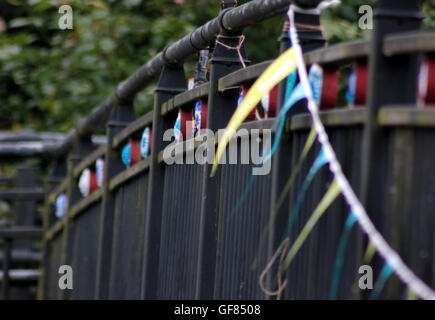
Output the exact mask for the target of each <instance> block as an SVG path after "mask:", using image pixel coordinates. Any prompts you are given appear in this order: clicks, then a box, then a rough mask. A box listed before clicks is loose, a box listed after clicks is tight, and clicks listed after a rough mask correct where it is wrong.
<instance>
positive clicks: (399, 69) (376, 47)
mask: <svg viewBox="0 0 435 320" xmlns="http://www.w3.org/2000/svg"><path fill="white" fill-rule="evenodd" d="M422 19H423V16H422V14H421V12H420V9H419V1H417V0H415V1H409V0H380V1H379V2H378V5H377V9H376V11H375V24H374V31H373V35H372V46H371V55H370V62H369V80H368V81H369V83H368V93H367V94H368V99H367V120H366V123H365V128H364V136H363V146H362V157H363V159H362V172H361V174H362V176H361V177H362V182H361V193H360V199H361V201H362V203H363V204H364V206H365V208H366V211H367V212H368V214H369V215H370V217H371V219H372V220H373V222H374V223H375V225H376V226H378V227H380V231H381V233H382V232H383V230H382V228H386V230H387V228H389V227H390V228H391V226H382V224H383V218H382V215H383V213H382V211H383V210H382V206H383V204H384V202H383V200H384V201H385V199H386V198H384V199H383V198H382V197H383V191H382V189H383V186H384V185H385V184H384V183H383V181H380V180H379V179H380V177H385V172H386V170H387V169H388V168H386V167H385V166H384V165H382V163H384V162H383V160H382V159H383V158H384V157H385V156H386V154H385V153H386V149H385V147H386V146H387V144H388V140H387V137H386V136H385V135H384V134H382V131H381V128H380V127H379V126H378V124H377V116H378V111H379V109H380V108H381V107H385V106H388V105H392V104H394V103H396V104H401V105H403V104H408V105H409V104H410V105H416V85H414V84H415V83H416V79H417V74H418V57H417V56H415V55H408V56H396V57H386V56H384V54H383V41H384V38H385V36H386V35H389V34H392V33H399V32H406V31H410V30H418V29H419V28H420V26H421V21H422ZM382 263H383V261H381V260H380V259H375V261H374V263H373V265H375V266H376V268H374V271H375V276H376V275H377V274H378V273H379V271H380V269H381V268H382ZM396 294H398V292H396ZM396 297H397V296H396Z"/></svg>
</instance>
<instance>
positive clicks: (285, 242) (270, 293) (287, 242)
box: [258, 237, 290, 300]
mask: <svg viewBox="0 0 435 320" xmlns="http://www.w3.org/2000/svg"><path fill="white" fill-rule="evenodd" d="M289 245H290V238H289V237H287V238H285V239H284V240H283V241H282V242H281V244H280V245H279V247H278V249H276V251H275V253H274V254H273V257H272V259H270V261H269V262H268V264H267V266H266V267H265V268H264V270H263V271H262V272H261V274H260V278H259V279H258V284H259V285H260V288H261V290H263V292H264V293H265V294H266V295H268V296H277V297H278V300H279V299H280V297H281V294H282V292H283V291H284V289H285V287H286V286H287V280H284V283H283V282H282V278H281V274H280V273H278V278H277V281H278V289H277V290H276V291H270V290H268V289H266V287H265V286H264V277H265V276H266V274H267V273H268V272H269V270H270V269H271V268H272V266H273V264H274V263H275V261H276V259H277V258H278V256H279V254H280V253H281V258H280V259H279V266H281V264H282V263H283V261H284V257H285V256H286V253H287V249H288V247H289Z"/></svg>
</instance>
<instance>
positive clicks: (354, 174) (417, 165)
mask: <svg viewBox="0 0 435 320" xmlns="http://www.w3.org/2000/svg"><path fill="white" fill-rule="evenodd" d="M224 2H225V1H224ZM227 2H228V1H227ZM229 2H231V1H229ZM417 2H418V1H408V0H404V1H399V0H395V1H388V0H380V1H379V4H378V8H377V10H378V11H377V12H378V13H377V15H376V17H375V20H376V23H375V30H374V31H373V34H372V39H371V40H370V41H358V42H352V43H344V44H339V45H335V46H331V47H328V48H323V46H324V39H323V38H322V34H321V32H320V31H315V32H312V31H311V32H307V30H306V29H304V30H300V32H299V36H300V38H301V41H302V44H303V49H304V51H305V60H306V62H307V64H308V65H312V64H319V65H321V66H322V67H323V68H325V69H333V70H339V71H340V72H341V70H345V69H346V68H343V67H348V66H353V65H355V64H362V65H364V64H367V65H368V74H369V79H368V81H367V95H366V97H367V98H366V101H365V104H364V105H358V106H356V107H349V106H337V107H335V108H334V109H331V110H326V111H322V112H321V117H322V120H323V122H324V124H325V126H326V128H327V131H328V134H329V137H330V140H331V143H332V145H333V147H334V149H335V151H336V153H337V156H338V159H339V160H340V162H341V164H342V166H343V170H344V173H345V174H346V176H347V177H348V179H349V180H350V182H351V184H352V186H353V187H354V189H355V190H356V192H357V194H359V195H360V197H361V199H362V200H363V202H364V204H365V206H366V209H367V212H368V213H369V214H370V216H371V218H372V219H373V221H374V222H375V224H376V226H377V228H378V229H379V230H380V231H381V232H382V234H383V235H384V237H385V238H386V239H387V240H388V242H389V243H390V244H391V245H392V246H393V248H395V249H396V250H397V251H398V252H399V254H400V255H401V256H402V257H403V259H404V261H405V262H406V263H407V264H408V265H409V266H410V267H411V268H412V269H413V270H414V271H415V273H416V274H417V275H418V276H419V277H421V278H422V279H423V280H424V281H425V282H426V283H428V284H429V285H430V286H431V287H432V288H435V261H434V259H435V247H434V243H435V241H434V240H435V238H434V237H435V236H434V235H435V233H434V232H433V230H434V227H435V220H434V215H433V210H432V208H433V204H434V200H433V199H434V194H435V153H434V152H432V149H433V147H434V141H435V112H434V110H433V109H431V108H430V106H426V107H424V108H417V105H416V96H417V93H416V88H417V81H418V80H417V79H418V67H419V64H420V61H421V59H422V58H424V57H426V56H428V55H431V54H433V53H435V34H434V33H422V32H420V31H419V28H420V24H421V18H422V16H421V13H420V11H419V8H418V4H417ZM262 3H263V4H262ZM289 3H290V1H264V2H262V1H252V3H251V4H250V6H247V5H246V7H245V8H248V9H252V10H254V11H255V10H259V8H263V11H262V12H261V14H260V13H258V12H257V16H256V19H252V20H250V22H249V23H246V22H243V21H241V20H240V19H238V17H237V15H236V14H233V13H234V12H236V11H233V10H236V9H226V10H224V11H223V14H221V16H220V18H221V19H217V20H216V19H215V20H213V21H212V22H211V23H209V24H207V25H206V27H205V28H204V27H203V29H201V31H199V33H200V34H201V35H202V40H201V41H202V42H199V43H198V44H197V43H196V42H195V41H197V40H195V39H197V38H195V37H197V36H198V32H197V31H195V32H194V33H193V34H192V35H191V36H190V38H189V36H188V37H186V38H185V39H188V40H189V39H190V40H189V42H190V45H191V46H192V47H193V48H196V49H200V48H204V47H205V46H206V45H205V43H207V45H208V44H209V43H213V41H214V37H211V38H210V34H213V33H214V35H216V34H217V33H218V32H219V30H220V34H221V35H225V36H229V35H230V36H233V37H234V36H239V35H240V34H241V30H242V27H245V26H247V25H248V24H253V23H254V22H259V21H260V20H262V19H265V18H266V17H269V16H272V15H276V14H278V13H280V14H282V13H283V12H285V11H286V9H287V8H288V4H289ZM262 5H263V6H264V7H261V6H262ZM268 6H270V7H268ZM271 8H272V9H271ZM239 9H240V8H239ZM228 12H229V14H228ZM241 12H242V10H239V11H237V14H241ZM251 13H252V12H251ZM251 13H250V11H249V10H246V11H243V14H245V15H247V14H251ZM230 16H231V18H232V19H234V20H231V23H229V22H228V21H230V20H229V17H230ZM222 17H224V18H222ZM253 17H254V16H253ZM226 18H227V20H225V19H226ZM245 18H246V17H245ZM296 19H297V21H299V22H300V23H304V24H309V25H312V26H314V27H318V26H319V18H318V16H317V15H307V14H298V15H297V17H296ZM216 21H220V24H216V23H217V22H216ZM222 21H223V22H222ZM225 23H227V24H225ZM229 25H231V26H233V27H228V26H229ZM216 26H217V27H218V28H219V27H220V29H217V30H215V29H216ZM286 27H287V26H284V31H283V34H282V36H281V38H280V42H279V43H277V48H278V47H279V48H280V51H281V52H283V51H284V50H285V49H286V48H288V46H289V39H288V36H287V30H286ZM204 30H206V31H204ZM210 30H214V31H210ZM207 31H209V32H210V33H207ZM407 31H410V32H411V33H406V32H407ZM277 36H278V35H277ZM204 37H205V38H204ZM185 39H183V40H182V41H181V42H183V41H184V42H183V43H182V44H186V43H187V42H186V41H188V40H185ZM220 41H221V42H225V43H226V44H227V45H229V46H235V45H237V43H238V41H239V40H238V39H233V38H221V39H220ZM182 44H180V43H177V44H176V45H172V46H170V47H169V49H168V50H166V51H165V52H163V54H162V55H159V59H160V60H158V61H157V60H153V61H152V62H150V63H148V64H147V65H145V67H144V69H143V70H142V69H141V70H139V71H138V72H137V73H136V74H135V76H133V77H132V78H130V79H129V80H128V81H127V82H126V83H124V84H123V85H121V86H120V87H119V88H118V90H117V94H115V95H114V96H113V97H111V98H110V99H109V100H108V102H105V103H103V105H102V106H100V107H99V108H98V109H96V110H97V111H95V112H94V113H93V114H92V115H91V116H90V117H89V118H88V120H87V122H84V123H85V124H80V125H79V126H78V127H77V129H76V130H75V131H73V132H72V134H70V135H69V136H68V137H67V139H66V140H65V141H67V142H66V143H64V144H63V145H62V148H60V149H57V150H56V152H52V154H55V158H54V160H53V166H52V173H51V176H50V178H49V179H48V180H47V183H46V188H47V189H46V190H47V191H48V194H47V197H46V205H45V213H44V230H45V231H44V236H43V258H42V266H41V277H40V281H39V291H38V298H40V299H268V298H269V297H268V296H266V295H265V294H264V293H263V292H262V290H261V289H260V287H259V284H258V280H259V276H260V273H261V271H262V270H263V269H264V267H265V265H266V263H267V261H268V260H269V259H270V257H271V256H272V254H273V252H274V251H275V250H276V248H277V246H278V245H279V243H280V242H281V240H282V234H283V232H284V227H285V225H286V224H287V220H288V218H289V214H290V211H291V208H292V207H293V205H294V204H295V201H296V197H297V196H298V194H299V192H300V190H301V187H302V184H303V181H304V178H305V176H306V174H307V173H308V170H309V169H310V167H311V164H312V163H313V161H314V159H315V156H316V155H317V153H318V151H319V146H318V145H315V147H314V148H313V150H311V151H310V153H309V155H308V158H307V160H306V161H305V162H304V164H303V166H302V168H301V171H300V173H299V175H298V177H297V179H296V182H295V186H294V188H293V190H292V192H291V193H290V194H289V195H288V196H287V197H286V200H285V201H284V204H283V205H282V206H281V208H280V210H279V211H278V215H277V217H276V220H275V223H274V225H273V228H272V231H271V232H269V233H268V234H267V236H266V241H265V245H264V242H262V241H261V236H262V234H263V233H262V232H263V230H264V227H265V226H266V225H267V224H268V222H269V219H270V215H271V212H272V211H273V208H274V206H275V204H276V203H277V200H278V197H279V195H280V194H281V191H282V190H283V189H284V186H285V183H286V182H287V179H288V177H289V176H290V174H291V172H292V171H293V170H294V169H295V167H296V164H297V161H298V159H299V155H300V154H301V151H302V148H303V146H304V143H305V141H306V139H307V136H308V132H309V130H310V128H311V118H310V116H309V114H308V113H307V111H306V108H305V105H304V103H299V104H298V105H297V106H296V107H295V108H293V109H292V111H291V112H290V113H289V114H288V116H287V121H286V128H285V133H284V136H283V137H282V139H281V142H280V145H279V148H278V150H277V152H276V154H275V155H274V158H273V163H272V173H271V174H269V175H266V176H261V177H257V178H256V179H255V180H254V182H253V184H252V189H251V191H250V192H249V193H248V194H247V197H246V200H245V201H244V202H243V204H242V205H241V206H240V208H239V209H238V210H237V212H235V213H233V210H234V208H235V206H236V205H237V204H238V203H239V199H240V198H241V197H242V196H243V195H244V193H245V190H246V187H247V185H248V183H249V181H250V178H251V169H252V167H253V164H247V165H242V164H240V165H221V166H219V169H218V171H217V174H216V176H215V177H214V178H210V176H209V175H210V171H211V166H210V165H208V164H206V165H199V164H191V165H188V164H184V165H176V164H175V165H166V164H165V162H164V161H163V150H164V149H165V147H166V146H167V144H168V142H164V141H163V133H164V132H165V130H167V129H169V128H172V127H173V125H174V122H175V119H176V116H177V113H178V110H179V109H180V108H183V109H185V110H192V108H193V107H194V105H195V102H196V101H197V100H199V99H203V100H205V101H208V114H207V127H208V128H210V129H212V130H213V131H216V130H218V129H221V128H224V127H225V126H226V124H227V123H228V121H229V119H230V117H231V115H232V113H233V112H234V110H235V108H236V105H237V99H238V94H239V88H240V86H242V85H248V86H249V85H251V84H252V83H253V82H254V81H255V80H256V79H257V78H258V77H259V75H260V74H261V73H262V72H263V71H264V70H265V68H266V67H267V66H268V65H269V64H270V62H268V61H266V62H263V63H261V64H258V65H252V66H248V67H247V68H242V65H241V61H240V58H239V56H238V54H237V52H236V50H230V49H227V48H225V47H223V46H220V45H216V46H214V48H213V49H214V50H213V55H212V59H211V67H210V72H209V81H208V82H207V83H205V84H202V85H201V86H199V87H196V88H194V89H191V90H187V89H186V88H187V83H186V77H185V74H184V70H183V65H182V64H181V63H180V62H179V61H182V60H183V59H180V60H178V61H177V62H178V63H174V62H175V60H177V59H175V58H174V56H177V54H176V49H177V46H178V49H179V50H182V48H183V46H182ZM184 49H185V48H184ZM168 52H171V54H172V55H171V58H168V56H165V53H166V54H167V53H168ZM194 52H195V50H194V49H192V48H190V49H188V50H187V49H185V51H184V52H183V53H180V56H182V57H185V56H187V55H189V54H192V53H194ZM241 53H242V55H243V58H246V57H245V53H244V49H243V48H242V50H241ZM248 58H249V57H248ZM156 61H157V62H156ZM161 61H163V63H162V66H161V67H162V69H161V72H160V78H159V81H158V82H157V86H156V93H155V101H154V110H153V111H152V112H151V113H149V114H146V115H144V116H142V117H140V118H137V119H136V118H135V116H134V112H133V104H132V101H133V99H134V94H130V95H127V94H126V93H132V92H134V93H136V92H137V91H139V90H140V89H141V88H143V86H144V84H143V83H141V81H140V80H141V79H143V81H142V82H146V81H148V80H149V79H148V78H152V77H153V76H154V74H155V75H157V74H158V73H157V72H156V71H155V70H157V69H158V68H159V67H158V66H157V67H155V65H154V64H153V63H160V62H161ZM147 71H149V72H148V73H147ZM342 76H345V75H344V74H343V75H342ZM134 77H136V78H137V79H139V80H137V81H138V83H136V84H135V85H134V83H133V80H134ZM284 90H285V86H284V84H281V85H280V86H279V91H278V106H280V105H281V104H282V101H283V96H284ZM109 104H115V107H113V108H112V107H109ZM102 110H104V111H105V112H106V113H107V115H108V119H107V116H106V118H105V119H104V120H108V121H107V123H106V128H107V143H105V144H104V145H103V146H100V147H95V145H94V144H92V143H91V140H90V133H91V132H92V130H93V129H94V128H92V129H89V128H88V127H87V126H86V123H88V124H95V123H96V118H97V116H96V115H97V114H100V115H102ZM109 111H110V113H109ZM273 120H274V119H266V120H256V121H251V122H246V123H244V124H243V125H242V127H245V128H250V129H251V128H256V129H270V128H272V124H273ZM147 126H149V127H151V128H152V149H151V155H150V156H149V157H147V158H145V159H143V160H141V161H139V162H138V163H136V164H135V165H133V166H131V167H129V168H127V169H126V168H125V166H124V165H123V164H122V162H121V150H122V147H123V146H124V145H125V144H126V143H127V142H128V140H129V138H137V137H138V136H140V135H141V134H142V131H143V129H144V128H145V127H147ZM71 137H74V139H73V138H71ZM181 143H184V144H186V143H187V142H181ZM59 150H60V151H59ZM61 151H62V152H61ZM65 151H67V152H65ZM239 151H240V144H239ZM179 156H181V157H182V156H183V154H179ZM98 158H104V160H105V177H104V182H103V186H102V187H101V188H99V189H98V190H96V191H94V192H93V193H91V194H90V195H89V196H87V197H84V198H83V197H82V196H81V194H80V192H79V190H78V178H79V176H80V173H81V172H82V171H83V169H85V168H92V169H93V168H94V166H95V161H96V160H97V159H98ZM331 182H332V175H331V173H330V171H329V170H328V168H327V167H325V168H323V169H322V170H321V171H320V172H319V173H318V174H317V175H316V177H315V179H314V181H313V183H312V185H311V187H310V188H309V190H308V193H307V196H306V200H305V201H304V203H303V205H302V208H301V213H300V217H299V219H298V220H297V222H296V224H295V225H294V227H293V230H292V232H291V239H292V240H293V239H294V237H295V236H296V235H297V233H298V230H300V229H301V228H302V227H303V225H304V223H305V221H306V219H307V218H308V217H309V216H310V214H311V213H312V212H313V210H314V208H315V207H316V205H317V204H318V203H319V201H320V200H321V198H322V196H323V195H324V193H325V191H326V190H327V188H328V186H329V185H330V183H331ZM60 194H66V196H67V199H68V212H67V214H66V215H65V217H64V218H62V219H56V218H55V217H54V213H53V204H54V202H55V200H56V198H57V196H58V195H60ZM348 213H349V208H348V206H347V205H346V203H345V202H344V200H343V199H342V198H340V199H339V200H337V201H336V202H335V203H334V204H333V206H331V207H330V208H329V209H328V211H327V212H326V214H325V216H324V217H323V218H322V220H321V221H320V223H319V224H318V226H316V228H315V230H314V232H313V233H312V234H311V235H310V238H309V241H308V242H307V243H306V244H305V245H304V246H303V248H302V250H301V252H300V253H299V254H298V256H297V257H296V259H295V261H294V262H293V263H292V265H291V266H290V268H289V270H288V272H287V275H286V277H287V279H288V285H287V288H286V291H285V293H284V296H283V298H285V299H295V298H296V299H328V298H329V293H330V286H331V279H332V274H333V268H334V262H335V257H336V251H337V246H338V242H339V238H340V236H341V233H342V230H343V226H344V223H345V221H346V219H347V216H348ZM0 234H1V233H0ZM366 246H367V240H366V237H365V236H364V235H363V234H362V232H361V231H360V229H359V228H358V227H355V228H354V229H352V232H351V236H350V240H349V245H348V249H347V251H346V255H345V259H344V266H343V272H342V275H341V282H340V289H339V295H338V297H339V298H341V299H361V298H365V297H366V296H365V294H364V293H363V292H362V291H360V290H359V289H358V287H357V283H358V278H359V276H360V275H359V274H358V268H359V266H360V265H362V264H363V261H362V257H363V254H364V250H365V248H366ZM6 251H7V250H6ZM257 258H258V261H257V263H256V264H255V265H254V261H255V260H256V259H257ZM6 265H8V264H7V263H6ZM61 265H71V266H72V268H73V271H74V288H73V290H60V289H59V286H58V280H59V277H60V275H59V273H58V269H59V267H60V266H61ZM372 266H373V268H374V272H375V277H376V276H377V275H378V274H379V272H380V269H381V268H382V260H380V258H379V257H377V256H376V257H375V259H374V260H373V262H372ZM273 280H274V279H272V278H270V277H269V279H268V281H267V284H268V285H269V286H273V285H272V283H274V282H273ZM407 294H408V292H407V290H406V288H405V287H404V286H403V285H402V284H401V283H400V282H399V281H398V280H397V279H396V278H395V277H392V278H391V280H390V281H389V282H388V283H387V287H386V289H385V290H384V291H383V294H382V297H384V298H406V296H407Z"/></svg>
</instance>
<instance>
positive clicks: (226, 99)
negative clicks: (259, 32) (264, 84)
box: [196, 3, 248, 299]
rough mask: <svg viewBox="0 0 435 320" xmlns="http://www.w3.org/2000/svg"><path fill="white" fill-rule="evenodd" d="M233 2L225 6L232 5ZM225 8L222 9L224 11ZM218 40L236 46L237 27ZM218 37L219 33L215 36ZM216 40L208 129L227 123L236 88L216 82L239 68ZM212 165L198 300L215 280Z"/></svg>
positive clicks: (216, 190)
mask: <svg viewBox="0 0 435 320" xmlns="http://www.w3.org/2000/svg"><path fill="white" fill-rule="evenodd" d="M235 4H236V3H232V4H228V3H226V5H227V6H230V7H231V6H235ZM227 10H232V9H231V8H229V7H227V9H224V10H223V11H222V12H221V15H223V14H225V12H226V11H227ZM220 29H221V32H220V35H221V36H223V37H222V38H219V42H221V43H223V44H225V45H226V46H228V47H232V48H235V47H237V46H238V45H239V44H240V38H239V37H240V36H241V35H242V32H241V31H240V30H237V31H234V32H227V31H225V30H224V28H223V27H222V26H221V28H220ZM218 37H219V36H218ZM228 47H224V46H222V45H220V44H218V43H216V46H215V49H214V51H213V57H212V59H211V60H210V64H211V67H210V88H209V95H208V112H207V128H208V129H210V130H212V131H213V132H217V130H218V129H224V128H225V127H226V125H227V124H228V122H229V120H230V118H231V116H232V114H233V113H234V109H235V107H236V105H237V99H238V96H239V90H238V89H237V90H233V89H231V90H229V92H220V91H219V84H218V81H219V79H220V78H222V77H223V76H226V75H228V74H230V73H232V72H234V71H237V70H239V69H241V68H242V61H241V60H240V57H239V55H238V53H237V50H234V49H228ZM240 53H241V56H242V59H243V60H244V61H243V63H245V64H247V63H248V61H246V60H245V58H246V54H245V48H244V46H243V45H242V46H241V48H240ZM211 168H212V165H211V164H205V165H204V168H203V186H202V188H203V189H202V203H201V221H200V240H199V241H200V242H199V255H198V277H197V289H196V292H197V293H196V298H197V299H213V296H214V287H215V286H214V279H215V268H216V249H217V223H218V215H219V194H220V184H221V183H220V181H221V177H220V176H221V173H222V170H221V169H220V168H218V169H217V171H216V175H215V176H214V177H213V178H211V177H210V172H211Z"/></svg>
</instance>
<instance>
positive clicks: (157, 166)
mask: <svg viewBox="0 0 435 320" xmlns="http://www.w3.org/2000/svg"><path fill="white" fill-rule="evenodd" d="M164 55H165V54H164V53H163V56H164ZM186 89H187V83H186V76H185V74H184V67H183V64H182V63H180V64H178V65H165V66H164V67H163V70H162V72H161V74H160V79H159V82H158V84H157V88H156V90H155V97H154V114H153V129H152V140H151V141H152V144H151V155H150V157H151V164H150V170H149V182H148V194H147V203H146V216H145V244H144V255H143V272H142V287H141V298H142V299H155V298H156V293H157V274H158V267H159V264H158V262H159V252H160V229H161V218H162V200H163V190H164V177H165V168H164V164H161V163H158V159H157V156H158V154H159V152H160V151H162V150H163V149H164V148H165V147H166V146H167V145H168V142H167V141H163V134H164V133H165V131H166V130H168V129H171V128H173V126H174V121H175V118H174V119H169V118H168V117H163V116H162V114H161V106H162V104H163V103H165V102H166V101H168V100H169V99H171V98H172V97H173V96H175V95H176V94H178V93H181V92H184V91H185V90H186ZM172 120H174V121H172Z"/></svg>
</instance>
